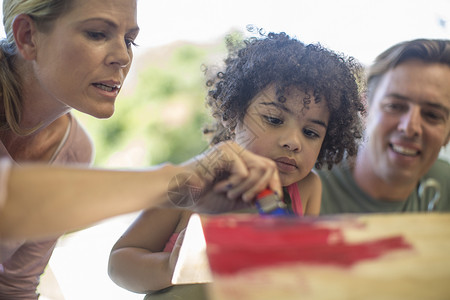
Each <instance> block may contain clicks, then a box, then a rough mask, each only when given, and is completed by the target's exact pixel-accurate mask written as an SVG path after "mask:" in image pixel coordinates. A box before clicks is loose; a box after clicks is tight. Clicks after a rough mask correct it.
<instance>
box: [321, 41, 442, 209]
mask: <svg viewBox="0 0 450 300" xmlns="http://www.w3.org/2000/svg"><path fill="white" fill-rule="evenodd" d="M367 99H368V105H369V107H368V116H367V117H368V118H367V123H366V131H365V136H364V143H363V145H361V147H360V150H359V152H358V155H357V156H356V157H353V158H349V159H348V160H346V161H343V162H342V163H341V164H340V165H338V166H335V167H334V168H333V169H332V170H331V171H328V170H320V171H318V173H319V175H320V177H321V179H322V183H323V196H322V207H321V214H334V213H371V212H414V211H426V210H438V211H450V164H449V163H448V162H447V161H444V160H440V159H438V155H439V152H440V150H441V148H442V147H444V146H445V145H447V144H448V143H449V139H450V40H425V39H418V40H413V41H408V42H402V43H399V44H397V45H394V46H393V47H391V48H389V49H388V50H386V51H385V52H384V53H382V54H380V55H379V56H378V57H377V58H376V60H375V63H374V64H373V65H372V67H371V68H370V69H369V74H368V82H367ZM435 198H439V201H438V202H437V203H436V204H434V202H433V201H435V200H436V199H435ZM433 199H434V200H433ZM430 202H431V203H430Z"/></svg>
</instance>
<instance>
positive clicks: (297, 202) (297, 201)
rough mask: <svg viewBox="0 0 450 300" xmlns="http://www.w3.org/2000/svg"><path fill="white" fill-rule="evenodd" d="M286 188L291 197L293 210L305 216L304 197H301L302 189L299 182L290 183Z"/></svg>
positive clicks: (298, 214)
mask: <svg viewBox="0 0 450 300" xmlns="http://www.w3.org/2000/svg"><path fill="white" fill-rule="evenodd" d="M286 189H287V190H288V192H289V196H290V197H291V201H292V210H293V211H294V213H295V214H296V215H297V216H303V206H302V199H301V197H300V191H299V190H298V184H297V182H294V183H293V184H291V185H288V186H287V187H286Z"/></svg>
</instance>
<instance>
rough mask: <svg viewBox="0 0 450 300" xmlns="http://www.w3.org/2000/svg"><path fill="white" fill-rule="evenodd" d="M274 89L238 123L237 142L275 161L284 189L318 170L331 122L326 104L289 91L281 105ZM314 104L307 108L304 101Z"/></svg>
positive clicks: (256, 100) (261, 96) (255, 100)
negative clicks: (319, 156) (314, 169)
mask: <svg viewBox="0 0 450 300" xmlns="http://www.w3.org/2000/svg"><path fill="white" fill-rule="evenodd" d="M275 91H276V90H275V86H274V85H270V86H268V87H267V88H265V89H264V90H263V91H261V92H260V93H259V94H257V95H256V96H255V97H254V98H253V99H252V100H251V102H250V105H249V107H248V110H247V113H246V114H245V117H244V120H243V122H238V124H237V126H236V129H235V134H236V138H235V139H236V142H237V143H238V144H240V145H241V146H242V147H244V148H246V149H248V150H250V151H252V152H254V153H256V154H259V155H262V156H265V157H268V158H270V159H272V160H273V161H275V163H276V164H277V166H278V171H279V173H280V177H281V183H282V184H283V186H287V185H290V184H292V183H294V182H297V181H300V180H301V179H303V178H305V177H306V175H308V173H309V172H310V171H311V169H312V168H313V167H314V164H315V162H316V160H317V156H318V155H319V152H320V148H321V146H322V142H323V139H324V137H325V134H326V131H327V125H328V119H329V115H330V114H329V111H328V108H327V107H326V102H325V101H324V100H322V101H321V102H319V103H317V104H316V103H315V101H314V100H315V99H314V97H313V95H312V93H310V94H309V95H307V94H305V92H303V91H302V90H299V89H297V88H291V89H287V90H286V92H285V93H284V97H285V99H286V101H285V102H284V103H281V102H280V101H279V100H278V99H277V96H276V94H275ZM305 97H307V98H308V99H310V100H311V101H310V102H311V103H310V104H309V105H308V108H305V106H304V102H303V99H305Z"/></svg>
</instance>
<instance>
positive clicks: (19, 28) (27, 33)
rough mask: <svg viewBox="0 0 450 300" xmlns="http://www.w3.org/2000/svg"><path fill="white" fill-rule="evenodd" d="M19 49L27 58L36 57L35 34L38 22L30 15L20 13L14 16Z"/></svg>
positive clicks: (14, 30)
mask: <svg viewBox="0 0 450 300" xmlns="http://www.w3.org/2000/svg"><path fill="white" fill-rule="evenodd" d="M12 29H13V34H14V40H15V42H16V46H17V51H18V52H19V53H20V54H21V55H22V56H23V57H24V58H25V59H27V60H33V59H35V58H36V52H37V51H36V43H35V39H34V36H35V34H36V32H37V30H36V23H35V22H34V20H33V19H31V17H30V16H29V15H26V14H20V15H18V16H16V17H15V18H14V21H13V24H12Z"/></svg>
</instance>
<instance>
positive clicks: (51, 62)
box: [33, 0, 139, 118]
mask: <svg viewBox="0 0 450 300" xmlns="http://www.w3.org/2000/svg"><path fill="white" fill-rule="evenodd" d="M138 32H139V28H138V25H137V20H136V0H74V1H73V3H72V9H71V10H70V11H69V12H67V13H66V14H64V15H62V16H61V17H60V18H58V19H57V20H56V21H55V22H54V24H53V27H52V29H51V31H49V32H38V33H36V34H35V35H34V36H33V37H34V38H35V41H36V45H37V48H36V56H35V60H34V61H33V71H34V72H35V76H36V77H37V79H38V81H39V85H40V86H41V87H42V88H43V92H44V93H45V94H44V96H45V97H49V98H50V99H54V100H56V101H58V102H60V103H62V104H63V105H65V106H67V107H71V108H74V109H77V110H79V111H81V112H84V113H87V114H89V115H92V116H94V117H98V118H107V117H110V116H111V115H112V114H113V113H114V103H115V100H116V97H117V94H118V92H119V91H120V88H121V87H122V84H123V82H124V80H125V77H126V76H127V73H128V71H129V69H130V65H131V61H132V58H133V52H132V46H133V42H134V40H135V39H136V37H137V35H138Z"/></svg>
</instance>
